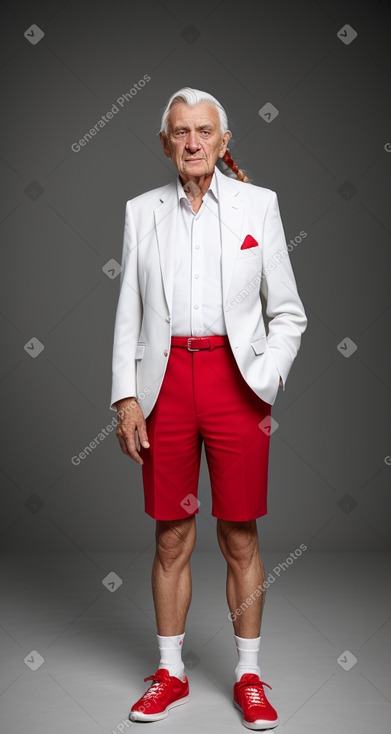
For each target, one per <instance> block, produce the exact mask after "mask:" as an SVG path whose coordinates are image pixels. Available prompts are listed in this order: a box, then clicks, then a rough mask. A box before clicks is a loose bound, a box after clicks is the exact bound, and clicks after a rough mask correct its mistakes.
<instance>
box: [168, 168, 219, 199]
mask: <svg viewBox="0 0 391 734" xmlns="http://www.w3.org/2000/svg"><path fill="white" fill-rule="evenodd" d="M177 193H178V202H180V200H181V199H186V201H189V199H188V198H187V196H186V192H185V191H184V189H183V186H182V182H181V179H180V178H179V175H178V176H177ZM208 194H213V196H214V198H215V200H216V201H218V200H219V197H218V191H217V177H216V170H214V171H213V176H212V180H211V182H210V186H209V188H208V190H207V192H206V194H205V196H207V195H208ZM189 203H190V202H189Z"/></svg>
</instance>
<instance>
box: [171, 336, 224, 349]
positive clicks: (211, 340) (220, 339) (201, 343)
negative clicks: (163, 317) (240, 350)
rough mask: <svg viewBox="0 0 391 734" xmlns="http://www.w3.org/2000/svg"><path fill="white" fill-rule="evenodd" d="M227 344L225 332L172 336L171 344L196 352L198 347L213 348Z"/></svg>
mask: <svg viewBox="0 0 391 734" xmlns="http://www.w3.org/2000/svg"><path fill="white" fill-rule="evenodd" d="M228 344H229V339H228V335H227V334H221V335H220V334H214V335H212V336H172V337H171V346H173V347H186V349H188V350H189V352H198V351H199V350H200V349H214V348H215V347H225V346H227V345H228Z"/></svg>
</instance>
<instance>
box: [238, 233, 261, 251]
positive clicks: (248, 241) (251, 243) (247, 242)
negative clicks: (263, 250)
mask: <svg viewBox="0 0 391 734" xmlns="http://www.w3.org/2000/svg"><path fill="white" fill-rule="evenodd" d="M257 246H258V242H257V241H256V240H254V237H252V236H251V234H248V235H246V237H245V238H244V240H243V244H242V246H241V248H240V249H241V250H247V248H248V247H257Z"/></svg>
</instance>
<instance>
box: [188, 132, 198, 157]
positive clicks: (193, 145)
mask: <svg viewBox="0 0 391 734" xmlns="http://www.w3.org/2000/svg"><path fill="white" fill-rule="evenodd" d="M200 147H201V146H200V141H199V139H198V136H197V133H196V132H195V131H194V130H191V131H190V132H189V135H188V137H187V140H186V148H187V150H188V151H189V152H190V153H195V152H196V151H197V150H199V148H200Z"/></svg>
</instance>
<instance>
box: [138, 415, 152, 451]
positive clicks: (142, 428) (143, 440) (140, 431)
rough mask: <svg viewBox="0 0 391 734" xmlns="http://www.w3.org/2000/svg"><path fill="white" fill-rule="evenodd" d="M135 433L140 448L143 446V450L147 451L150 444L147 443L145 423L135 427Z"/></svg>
mask: <svg viewBox="0 0 391 734" xmlns="http://www.w3.org/2000/svg"><path fill="white" fill-rule="evenodd" d="M137 431H138V435H139V439H140V441H141V444H142V446H144V448H146V449H149V446H150V443H149V441H148V434H147V426H146V424H145V422H144V423H141V424H138V425H137Z"/></svg>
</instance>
